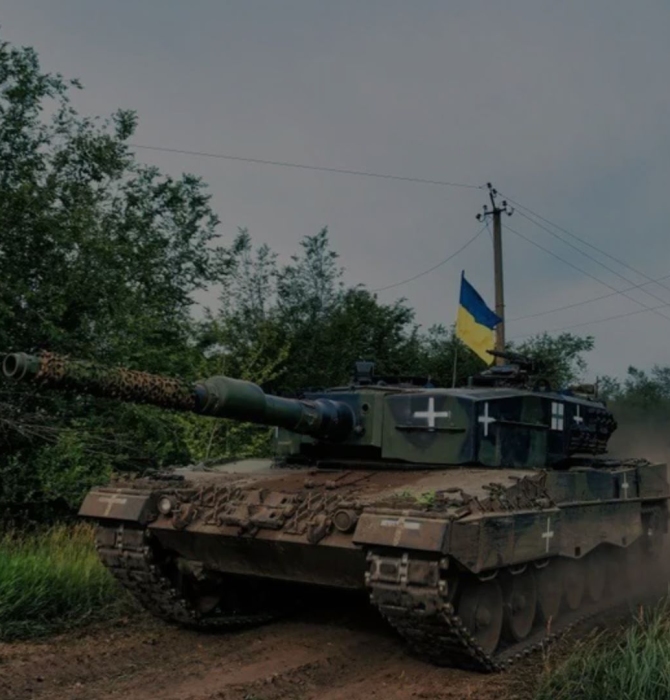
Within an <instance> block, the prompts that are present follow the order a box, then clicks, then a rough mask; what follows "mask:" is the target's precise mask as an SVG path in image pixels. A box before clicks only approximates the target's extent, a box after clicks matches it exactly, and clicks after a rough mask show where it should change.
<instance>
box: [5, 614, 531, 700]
mask: <svg viewBox="0 0 670 700" xmlns="http://www.w3.org/2000/svg"><path fill="white" fill-rule="evenodd" d="M538 665H539V662H538V661H536V662H535V666H536V667H537V666H538ZM524 672H525V673H526V674H527V673H528V672H527V671H524ZM522 691H523V684H522V683H520V677H519V673H518V672H517V673H516V674H513V673H505V674H494V675H479V674H472V673H466V672H463V671H456V670H453V669H440V668H436V667H433V666H430V665H428V664H425V663H422V662H421V661H419V660H417V659H415V658H412V657H411V656H409V655H408V654H407V650H406V648H405V647H404V645H403V643H402V641H401V640H400V639H399V638H398V637H397V636H396V635H395V634H394V633H393V632H392V631H391V630H390V629H389V628H388V627H387V626H386V625H385V624H384V623H383V622H382V621H381V619H380V618H378V617H377V615H376V613H375V612H374V611H372V610H370V609H369V608H367V607H366V606H360V605H357V606H355V607H353V608H352V607H351V606H342V605H340V606H338V607H337V608H334V609H333V608H331V609H330V610H328V611H324V610H319V611H318V612H314V611H312V612H309V613H304V614H302V615H299V616H298V617H294V618H292V619H291V620H283V621H279V622H275V623H273V624H270V625H266V626H264V627H261V628H256V629H253V630H245V631H241V632H237V633H228V634H216V635H214V634H208V635H203V634H202V633H195V632H190V631H184V630H179V629H176V628H174V627H171V626H168V625H164V624H162V623H160V622H156V621H154V620H152V619H149V618H147V617H145V616H140V618H139V619H132V620H127V621H123V620H122V621H119V622H115V623H113V624H106V625H97V626H95V627H91V628H89V629H87V630H85V631H80V632H78V633H69V634H66V635H62V636H59V637H57V638H52V639H49V640H45V641H41V642H31V643H25V642H21V643H15V644H3V645H0V698H2V700H28V699H30V698H35V699H36V700H37V699H39V700H55V699H58V700H94V699H95V700H155V699H156V698H160V699H161V700H214V699H217V700H279V699H280V698H281V699H282V700H284V699H286V700H307V699H311V698H315V699H316V698H318V699H319V700H358V698H379V699H380V700H404V699H405V698H434V699H439V700H444V699H450V700H452V699H453V700H455V699H456V698H458V699H459V700H460V699H461V698H477V699H478V700H493V698H495V699H496V700H512V698H521V697H523V696H524V695H525V693H523V692H522Z"/></svg>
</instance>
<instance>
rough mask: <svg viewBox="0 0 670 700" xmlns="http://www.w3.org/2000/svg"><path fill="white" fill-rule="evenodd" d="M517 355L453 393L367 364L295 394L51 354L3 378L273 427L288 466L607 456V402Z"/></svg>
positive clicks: (512, 462)
mask: <svg viewBox="0 0 670 700" xmlns="http://www.w3.org/2000/svg"><path fill="white" fill-rule="evenodd" d="M508 359H509V358H508ZM511 359H512V360H513V363H511V364H508V365H503V366H501V367H496V368H495V371H494V370H490V371H489V370H487V371H486V372H484V373H482V374H481V375H479V376H478V377H477V378H475V380H474V381H473V382H471V385H470V386H469V387H461V388H456V389H442V388H437V387H434V386H433V385H432V383H431V382H430V381H428V380H426V379H418V378H411V377H395V378H388V377H386V378H380V377H375V376H374V374H373V366H372V364H371V363H357V366H356V371H355V373H354V377H353V378H352V380H351V383H350V384H348V385H347V386H342V387H336V388H332V389H326V390H322V391H314V392H305V393H304V394H302V395H301V396H300V398H285V397H280V396H273V395H271V394H266V393H265V392H264V391H263V390H262V389H261V388H260V387H259V386H258V385H256V384H253V383H252V382H248V381H242V380H239V379H232V378H230V377H224V376H216V377H210V378H208V379H204V380H202V381H199V382H195V383H193V384H189V383H187V382H184V381H182V380H179V379H175V378H172V377H165V376H160V375H155V374H148V373H146V372H139V371H136V370H129V369H124V368H108V367H103V366H101V365H99V364H96V363H93V362H87V361H80V360H71V359H68V358H66V357H62V356H59V355H54V354H51V353H42V354H40V355H26V354H24V353H15V354H10V355H7V356H6V357H5V359H4V362H3V373H4V375H5V377H7V378H9V379H14V380H19V381H31V382H33V383H36V384H39V385H40V386H45V387H50V388H54V389H61V390H68V389H69V390H74V391H77V392H81V393H87V394H91V395H94V396H100V397H106V398H113V399H117V400H121V401H128V402H133V403H145V404H152V405H155V406H160V407H163V408H167V409H172V410H178V411H190V412H193V413H196V414H199V415H206V416H212V417H215V418H229V419H233V420H238V421H245V422H251V423H257V424H261V425H269V426H276V427H277V429H278V430H277V436H276V441H275V454H276V455H277V457H278V458H279V459H281V460H282V461H284V462H285V463H304V462H305V461H307V462H311V463H317V464H318V465H320V466H335V465H342V464H346V465H348V464H352V463H354V464H359V463H360V462H361V461H364V462H365V463H366V464H368V465H371V466H375V467H376V468H382V469H383V468H384V466H385V465H389V464H394V463H396V464H398V463H400V464H402V465H403V466H404V467H405V468H417V467H420V466H425V465H431V466H433V465H434V466H439V465H444V464H450V465H454V466H456V465H482V466H490V467H521V468H532V467H535V466H536V465H537V464H547V465H557V464H559V463H562V462H565V461H566V460H569V459H570V458H571V457H572V456H573V455H579V454H591V455H594V454H602V453H604V452H605V451H606V447H607V441H608V440H609V438H610V436H611V434H612V432H613V431H614V429H615V428H616V423H615V421H614V419H613V417H612V414H611V413H610V412H609V411H608V410H607V409H606V407H605V406H603V405H602V404H601V403H599V402H596V401H590V400H588V399H584V398H581V397H578V396H570V395H565V394H561V393H559V392H554V391H551V390H550V387H549V386H548V385H547V386H546V387H541V388H535V389H532V388H530V387H529V386H528V384H529V378H530V376H531V375H529V374H528V369H529V366H528V363H527V362H526V361H525V360H524V358H519V357H516V356H514V357H513V358H511ZM535 383H537V382H535Z"/></svg>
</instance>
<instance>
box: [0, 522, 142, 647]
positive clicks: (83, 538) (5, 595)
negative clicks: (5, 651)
mask: <svg viewBox="0 0 670 700" xmlns="http://www.w3.org/2000/svg"><path fill="white" fill-rule="evenodd" d="M130 605H131V603H130V599H129V597H128V595H127V594H126V593H125V591H123V590H122V589H121V587H120V586H119V585H118V584H117V583H116V582H115V581H114V579H113V578H112V576H111V574H110V573H109V572H108V571H107V570H106V569H105V568H104V567H103V565H102V564H101V563H100V561H99V559H98V556H97V553H96V551H95V547H94V542H93V528H92V527H91V526H90V525H88V524H82V523H80V524H77V525H75V526H64V525H59V526H55V527H53V528H51V529H49V530H47V531H43V532H35V533H32V534H20V533H17V532H8V533H6V534H4V535H2V536H0V639H5V640H7V639H16V638H20V637H28V636H37V635H41V634H45V633H48V632H55V631H59V630H62V629H66V628H68V627H73V626H77V625H82V624H85V623H86V622H89V621H94V620H100V619H103V618H107V617H110V616H112V615H116V614H119V613H121V612H122V611H123V610H124V609H127V608H129V606H130Z"/></svg>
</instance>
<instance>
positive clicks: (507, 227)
mask: <svg viewBox="0 0 670 700" xmlns="http://www.w3.org/2000/svg"><path fill="white" fill-rule="evenodd" d="M505 230H506V231H511V232H512V233H514V234H516V235H517V236H519V238H522V239H523V240H524V241H527V242H528V243H530V244H531V245H534V246H536V247H537V248H539V249H540V250H543V251H544V252H545V253H548V254H549V255H551V256H552V257H554V258H556V259H557V260H560V261H561V262H562V263H565V264H566V265H569V266H570V267H572V268H573V269H575V270H577V271H578V272H581V273H582V274H583V275H586V276H587V277H590V278H591V279H593V280H595V281H596V282H598V283H599V284H602V285H604V286H605V287H608V288H609V289H611V290H612V291H613V292H616V294H621V295H622V296H625V297H626V298H627V299H630V300H631V301H633V302H635V303H636V304H639V305H640V306H643V307H644V309H645V310H647V311H653V312H654V313H655V314H656V315H657V316H660V317H661V318H664V319H665V320H666V321H670V318H668V317H667V316H664V315H663V314H662V313H660V311H658V310H657V309H659V308H663V306H668V304H667V303H665V302H664V303H663V306H660V307H652V306H646V305H645V304H644V303H643V302H641V301H638V300H637V299H635V298H634V297H631V296H630V295H628V294H626V292H625V290H624V291H621V290H619V289H617V288H616V287H613V286H612V285H611V284H609V283H607V282H603V280H601V279H599V278H598V277H596V276H595V275H592V274H591V273H590V272H587V271H586V270H584V269H582V268H581V267H579V266H578V265H575V264H574V263H571V262H570V261H568V260H566V259H565V258H562V257H561V256H560V255H557V254H556V253H554V252H553V251H552V250H549V248H545V247H544V246H543V245H540V244H539V243H537V242H536V241H534V240H533V239H532V238H528V237H527V236H524V235H523V234H522V233H519V232H518V231H516V230H515V229H513V228H511V227H510V226H506V227H505ZM661 301H664V300H663V299H661Z"/></svg>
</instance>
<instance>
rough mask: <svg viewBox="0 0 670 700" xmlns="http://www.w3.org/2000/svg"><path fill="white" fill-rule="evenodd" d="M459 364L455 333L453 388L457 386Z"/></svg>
mask: <svg viewBox="0 0 670 700" xmlns="http://www.w3.org/2000/svg"><path fill="white" fill-rule="evenodd" d="M457 366H458V339H457V338H456V334H455V333H454V373H453V376H452V378H451V388H452V389H454V388H456V367H457Z"/></svg>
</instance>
